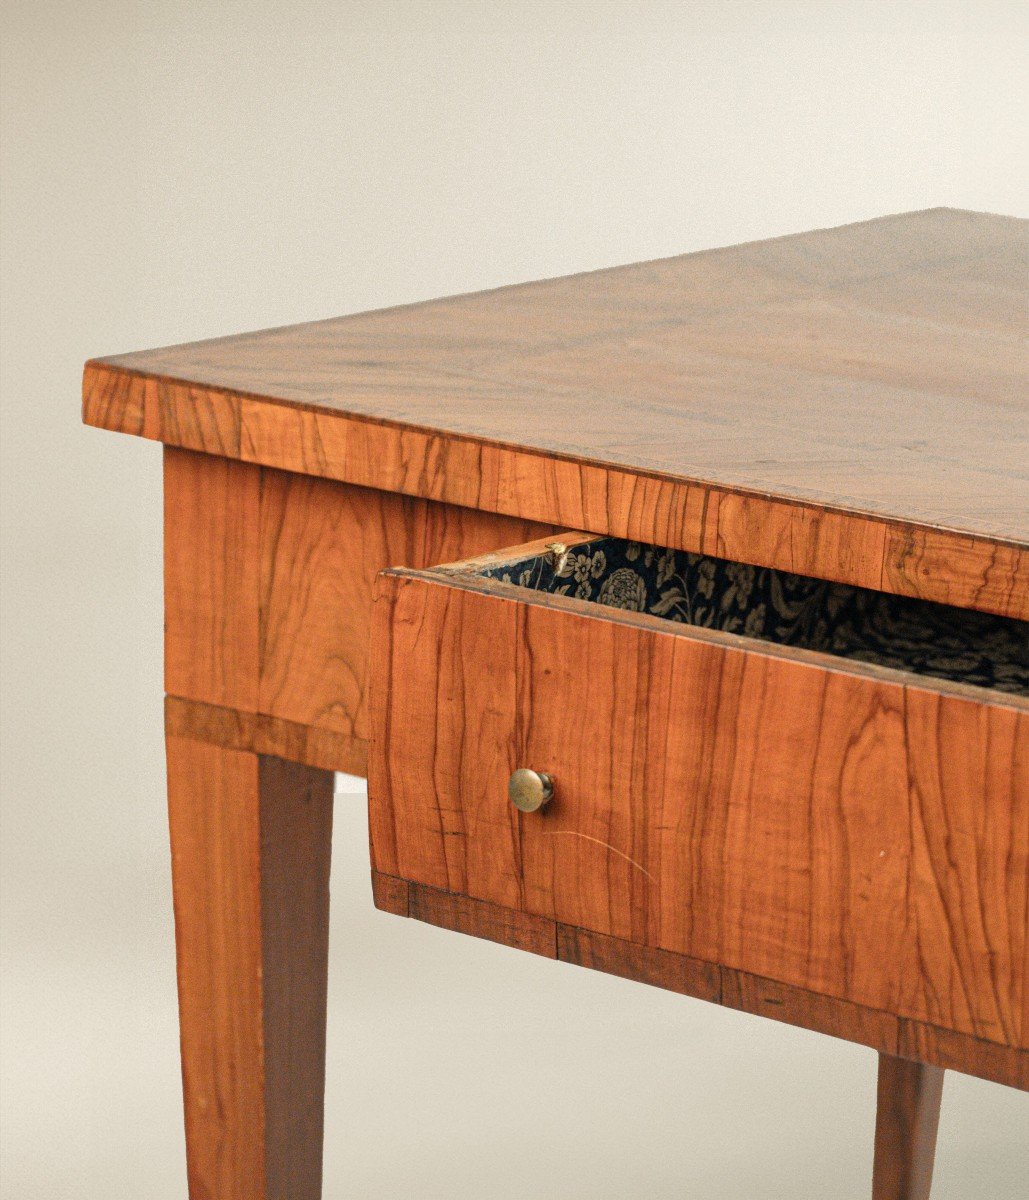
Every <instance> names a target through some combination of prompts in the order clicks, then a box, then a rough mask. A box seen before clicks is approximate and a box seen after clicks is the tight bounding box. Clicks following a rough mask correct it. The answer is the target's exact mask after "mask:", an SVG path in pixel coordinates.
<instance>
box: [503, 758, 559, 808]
mask: <svg viewBox="0 0 1029 1200" xmlns="http://www.w3.org/2000/svg"><path fill="white" fill-rule="evenodd" d="M507 794H508V796H510V797H511V803H512V804H513V805H514V806H515V808H517V809H520V810H521V811H522V812H536V810H537V809H540V808H542V807H543V805H544V804H546V803H547V801H548V800H550V799H551V798H552V797H553V795H554V781H553V779H551V777H550V776H549V775H548V774H547V773H546V772H545V771H529V770H527V769H526V768H525V767H519V768H518V770H517V771H515V772H514V773H513V774H512V776H511V780H510V782H509V783H508V785H507Z"/></svg>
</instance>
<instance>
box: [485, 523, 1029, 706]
mask: <svg viewBox="0 0 1029 1200" xmlns="http://www.w3.org/2000/svg"><path fill="white" fill-rule="evenodd" d="M478 574H480V575H481V576H482V577H484V578H490V579H497V580H501V581H504V582H507V583H511V584H514V585H515V586H517V587H523V588H530V589H532V590H534V591H540V592H550V593H554V594H557V595H566V596H571V597H576V598H578V599H580V600H584V601H588V602H593V603H596V604H602V605H609V606H613V607H615V608H621V609H629V610H632V611H635V612H641V613H649V614H651V615H653V616H657V617H662V618H664V619H665V620H668V621H675V622H678V623H681V624H687V625H696V626H701V627H704V628H708V629H720V630H723V631H725V632H728V633H735V634H740V635H743V636H744V637H753V638H758V639H761V640H763V641H769V642H775V643H778V644H780V645H786V646H798V647H801V648H804V649H807V650H817V651H821V652H823V653H828V654H834V655H838V656H839V657H841V658H848V659H856V660H858V661H861V662H868V663H877V664H879V665H881V666H886V667H894V668H898V669H901V670H904V671H910V672H913V673H914V674H917V675H929V676H934V677H936V678H938V679H947V680H953V681H957V682H961V683H968V684H974V685H977V686H979V687H987V688H993V689H995V690H997V691H1002V692H1012V693H1016V694H1021V695H1029V622H1026V621H1019V620H1017V619H1015V618H1011V617H998V616H993V615H992V614H989V613H981V612H975V611H973V610H971V609H962V608H953V607H951V606H949V605H946V604H937V603H934V602H932V601H928V600H918V599H913V598H910V597H907V596H895V595H891V594H889V593H885V592H876V591H872V590H870V589H867V588H857V587H850V586H848V585H847V584H842V583H831V582H828V581H826V580H823V579H813V578H811V577H809V576H805V575H794V574H791V573H789V572H786V571H777V570H772V569H770V568H766V567H754V566H751V565H749V564H746V563H740V562H734V561H731V560H729V559H722V558H714V557H712V556H709V555H700V554H687V553H685V552H684V551H677V550H669V549H667V548H664V547H661V546H650V545H642V544H640V543H639V542H629V541H625V540H623V539H621V538H610V537H600V538H590V539H586V540H583V541H581V542H578V543H571V542H567V543H565V542H554V543H551V544H550V546H549V547H548V548H547V549H546V550H544V551H543V552H542V553H539V554H534V555H532V556H530V557H526V558H522V559H519V560H515V561H510V560H509V561H506V562H502V563H499V564H497V565H495V566H484V567H483V569H482V570H481V571H479V572H478Z"/></svg>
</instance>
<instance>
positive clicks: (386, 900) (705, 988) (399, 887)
mask: <svg viewBox="0 0 1029 1200" xmlns="http://www.w3.org/2000/svg"><path fill="white" fill-rule="evenodd" d="M372 891H373V895H374V897H375V902H376V907H377V908H380V909H382V910H383V911H385V912H389V913H393V914H394V915H397V916H409V915H410V916H412V917H417V918H419V919H425V918H424V916H423V914H426V913H431V914H432V917H433V919H432V923H433V924H436V925H438V926H440V927H441V928H445V929H455V930H458V931H460V932H463V933H468V934H471V935H473V936H485V937H488V938H490V940H492V941H497V942H501V943H503V944H511V943H508V942H505V938H504V931H505V930H508V929H512V928H518V929H519V930H520V931H521V938H522V939H524V937H525V936H526V930H531V936H532V937H533V938H534V939H535V941H536V943H537V945H538V946H539V947H540V948H541V949H540V951H539V952H540V953H544V954H545V956H546V957H553V955H552V954H551V953H549V951H548V950H547V948H548V947H549V946H551V944H553V946H554V949H555V951H556V957H557V958H558V959H559V960H560V961H561V962H565V963H571V964H574V965H575V966H581V967H586V968H589V969H590V970H594V971H603V972H605V973H607V974H611V975H619V976H621V977H622V978H623V979H631V980H634V981H636V982H638V983H648V984H651V985H652V986H654V987H661V988H665V989H666V990H668V991H673V992H678V993H679V994H680V995H683V996H690V997H693V998H695V999H699V1000H707V1001H711V1002H713V1003H716V1004H721V1005H723V1006H724V1007H728V1008H734V1009H737V1010H739V1011H741V1012H747V1013H751V1014H753V1015H755V1016H762V1017H769V1018H771V1019H772V1020H775V1021H784V1022H786V1023H787V1024H789V1025H796V1026H798V1027H799V1028H801V1029H808V1030H812V1031H814V1032H816V1033H823V1034H828V1035H830V1036H832V1037H840V1038H845V1039H846V1040H847V1041H851V1042H857V1043H859V1044H860V1045H864V1046H870V1047H871V1048H872V1049H874V1050H878V1051H879V1052H880V1053H882V1054H886V1055H890V1056H893V1057H902V1058H909V1059H918V1060H920V1061H922V1062H926V1063H932V1064H935V1065H937V1066H939V1067H943V1068H947V1069H952V1070H956V1071H963V1072H966V1073H967V1074H970V1075H977V1076H979V1077H980V1078H982V1079H989V1080H992V1081H993V1082H995V1083H1003V1084H1007V1085H1009V1086H1011V1087H1016V1088H1020V1089H1021V1090H1023V1091H1029V1051H1026V1050H1015V1049H1012V1048H1010V1047H1007V1046H999V1045H997V1044H996V1043H995V1042H984V1041H982V1040H980V1039H979V1038H974V1037H970V1036H968V1035H967V1034H961V1033H954V1032H953V1031H952V1030H947V1029H941V1028H939V1027H938V1026H934V1025H929V1024H925V1023H916V1022H910V1021H905V1020H903V1019H900V1018H898V1017H897V1016H896V1014H894V1013H889V1012H883V1011H881V1010H878V1009H871V1008H867V1007H864V1006H862V1005H860V1004H851V1003H848V1002H847V1001H843V1000H836V999H834V998H833V997H832V996H823V995H819V994H818V993H816V992H809V991H806V990H805V989H803V988H798V987H794V986H791V985H790V984H784V983H778V982H776V981H775V980H772V979H765V978H763V977H761V976H758V975H752V974H749V973H748V972H746V971H738V970H735V969H733V968H732V967H727V966H724V965H720V964H717V963H709V962H703V961H701V960H699V959H695V958H690V957H689V956H688V955H683V954H677V953H674V952H671V951H667V950H655V949H654V948H653V947H649V946H642V945H640V944H638V943H635V942H628V941H625V940H624V939H622V938H616V937H611V936H609V935H607V934H598V933H593V932H591V931H590V930H587V929H579V928H576V927H574V926H571V925H564V924H561V923H559V922H553V921H550V920H548V919H547V918H545V917H528V916H527V915H526V914H522V916H524V917H526V919H527V920H529V921H531V925H529V926H523V925H519V926H515V925H514V924H513V921H512V917H511V914H510V913H509V912H505V910H503V909H501V908H500V907H499V906H497V905H492V904H490V903H488V902H487V901H475V902H474V903H473V905H472V907H471V908H470V907H469V901H468V898H467V897H465V896H458V895H455V894H453V893H448V892H443V891H440V890H438V889H435V888H431V887H427V886H425V885H424V884H418V883H409V882H408V881H407V880H403V879H397V878H395V877H393V876H389V875H382V874H380V873H379V872H376V871H373V872H372ZM409 897H410V901H409ZM469 911H472V912H474V913H475V923H474V924H473V923H472V922H470V921H469V920H468V916H467V914H468V913H469ZM480 929H485V930H487V931H488V932H486V933H480V932H479V930H480ZM515 944H519V943H515Z"/></svg>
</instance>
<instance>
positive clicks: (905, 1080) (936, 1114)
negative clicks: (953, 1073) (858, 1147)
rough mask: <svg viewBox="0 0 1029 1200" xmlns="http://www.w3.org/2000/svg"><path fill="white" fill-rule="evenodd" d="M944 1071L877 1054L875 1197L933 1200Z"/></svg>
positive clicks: (881, 1198) (877, 1199)
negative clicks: (934, 1167)
mask: <svg viewBox="0 0 1029 1200" xmlns="http://www.w3.org/2000/svg"><path fill="white" fill-rule="evenodd" d="M943 1076H944V1073H943V1071H942V1070H941V1069H940V1068H939V1067H932V1066H927V1065H926V1064H925V1063H913V1062H907V1061H905V1060H904V1059H902V1058H894V1057H892V1056H891V1055H889V1054H880V1055H879V1086H878V1094H877V1103H876V1114H875V1160H874V1166H873V1168H872V1200H929V1191H930V1189H931V1187H932V1181H933V1160H934V1159H935V1156H936V1133H937V1130H938V1128H939V1123H940V1100H941V1098H942V1096H943Z"/></svg>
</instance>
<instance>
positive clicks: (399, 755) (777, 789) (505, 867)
mask: <svg viewBox="0 0 1029 1200" xmlns="http://www.w3.org/2000/svg"><path fill="white" fill-rule="evenodd" d="M518 556H519V553H518V552H517V551H515V552H512V558H516V557H518ZM381 588H382V590H381V597H380V600H379V601H377V603H376V614H375V616H376V620H375V628H374V631H373V638H374V647H375V649H374V651H373V653H374V654H375V656H376V661H377V663H378V664H379V667H378V669H377V671H376V673H375V677H374V687H373V712H374V726H375V728H376V730H377V737H376V742H375V744H374V746H373V754H372V757H371V759H370V762H369V796H370V801H371V805H370V809H371V832H372V853H373V865H374V866H375V868H376V869H377V870H380V871H383V872H385V873H387V874H391V875H396V876H399V877H401V878H406V879H410V880H413V881H414V882H417V883H423V884H428V885H430V886H433V887H436V888H440V889H443V890H445V891H449V892H458V893H462V894H465V895H468V896H471V897H473V898H476V899H479V900H485V901H489V902H492V903H495V904H498V905H501V906H503V907H506V908H512V909H517V910H520V911H524V912H528V913H532V914H535V915H538V916H543V917H547V918H552V919H556V920H557V921H560V922H562V923H566V924H570V925H574V926H577V927H581V928H585V929H589V930H592V931H594V932H597V933H601V934H608V935H612V936H616V937H619V938H622V939H624V940H627V941H631V942H636V943H640V944H642V945H647V946H650V947H652V948H655V949H664V950H670V951H675V952H678V953H682V954H686V955H688V956H690V957H694V958H698V959H701V960H704V961H708V962H719V963H723V964H725V965H727V966H730V967H733V968H736V969H739V970H743V971H746V972H749V973H751V974H754V975H759V976H762V977H767V978H769V979H773V980H778V981H780V982H782V983H789V984H792V985H795V986H798V987H802V988H804V989H806V990H809V991H812V992H817V993H820V994H823V995H825V996H831V997H834V998H836V999H838V1000H847V1001H851V1002H853V1003H856V1004H861V1005H863V1006H865V1007H868V1008H872V1009H878V1010H882V1011H886V1012H892V1013H895V1014H898V1015H899V1016H903V1017H908V1018H911V1019H913V1020H916V1021H926V1022H929V1023H932V1024H936V1025H939V1026H942V1027H944V1028H950V1029H954V1030H955V1031H958V1032H962V1033H966V1034H971V1035H974V1036H976V1037H979V1038H982V1039H984V1040H988V1041H993V1042H996V1043H998V1044H1001V1045H1011V1046H1024V1045H1026V1034H1027V1030H1026V1027H1025V1024H1024V1016H1025V975H1026V945H1027V930H1026V925H1027V915H1026V914H1027V906H1026V886H1027V885H1026V877H1027V871H1029V795H1027V789H1029V772H1027V771H1025V769H1024V767H1025V761H1026V759H1025V755H1026V746H1027V744H1029V704H1027V703H1026V701H1025V700H1024V699H1022V698H1019V697H1011V696H1002V695H1000V694H999V693H996V694H995V693H989V692H987V691H985V690H984V689H971V688H964V689H963V694H957V692H954V693H951V692H949V691H948V689H947V686H946V685H943V684H940V685H937V684H936V682H935V681H929V680H926V679H924V678H916V677H914V676H904V675H902V674H901V673H899V672H890V671H886V670H879V669H875V668H872V667H864V666H862V665H861V664H852V663H850V662H847V663H843V662H842V661H839V660H837V661H834V660H831V659H829V658H828V657H826V656H819V655H814V654H810V653H806V652H802V651H792V652H788V653H787V652H784V651H783V650H782V649H781V648H779V647H774V646H771V645H769V644H766V643H757V642H753V641H750V642H748V641H747V640H746V639H740V638H734V637H732V636H731V635H725V634H718V633H715V632H713V631H709V630H701V629H696V628H691V627H687V626H677V625H673V624H671V623H669V622H663V621H661V620H659V619H656V618H653V617H646V616H642V615H640V614H634V613H619V612H616V611H614V610H611V609H605V608H603V606H598V605H592V606H591V605H586V604H584V603H582V602H579V601H575V600H572V599H570V598H568V597H555V596H548V597H543V596H540V595H539V594H537V593H532V592H530V591H527V590H525V589H515V588H512V587H511V586H510V585H504V584H502V583H499V582H494V581H484V580H476V579H473V578H471V577H467V576H461V575H460V574H449V575H448V574H447V573H446V572H442V571H441V572H424V573H416V572H388V573H386V574H384V575H383V576H382V578H381ZM950 686H951V688H955V689H958V690H959V691H961V690H962V689H961V685H950ZM730 714H731V716H730ZM526 765H528V766H532V767H535V768H536V769H538V770H546V771H550V772H552V773H553V775H554V776H555V778H556V780H557V788H558V791H557V796H556V798H555V801H554V802H553V803H552V804H551V805H550V806H548V808H547V809H545V810H543V811H542V812H540V813H537V814H529V815H524V814H519V813H518V812H517V811H516V810H515V809H514V808H513V807H512V806H511V805H510V803H509V802H508V800H507V796H506V785H507V779H508V776H509V774H510V772H511V771H512V770H513V769H514V768H515V767H517V766H526Z"/></svg>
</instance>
